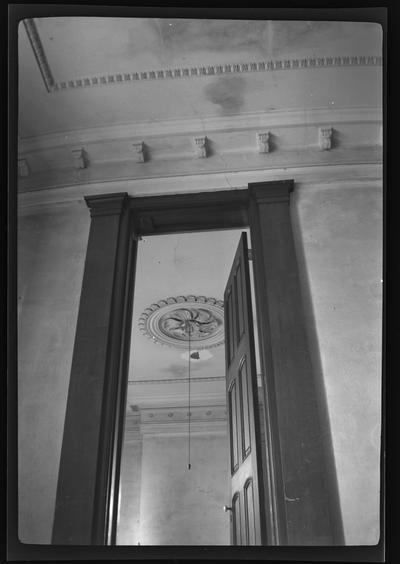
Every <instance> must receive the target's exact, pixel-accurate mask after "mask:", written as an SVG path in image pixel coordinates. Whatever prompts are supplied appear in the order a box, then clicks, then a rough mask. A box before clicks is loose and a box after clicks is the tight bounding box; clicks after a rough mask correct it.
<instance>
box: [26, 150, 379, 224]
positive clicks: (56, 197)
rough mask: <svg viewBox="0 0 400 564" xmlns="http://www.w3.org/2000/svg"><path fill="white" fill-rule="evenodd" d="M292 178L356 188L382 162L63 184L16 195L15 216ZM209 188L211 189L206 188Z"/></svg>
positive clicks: (373, 176)
mask: <svg viewBox="0 0 400 564" xmlns="http://www.w3.org/2000/svg"><path fill="white" fill-rule="evenodd" d="M287 178H294V179H295V180H296V186H301V188H302V189H303V188H304V189H307V188H308V187H309V188H312V189H314V188H315V189H318V190H323V189H324V188H328V187H330V186H331V185H332V183H336V184H337V183H344V182H345V183H346V187H347V188H348V189H351V188H352V187H360V185H361V186H363V185H365V184H366V183H371V182H372V183H377V184H380V183H381V182H382V161H381V160H376V161H372V162H371V160H364V159H363V160H361V161H358V162H354V163H347V164H346V163H343V162H340V163H339V162H337V163H329V164H328V163H327V162H325V163H320V164H314V165H309V164H307V165H303V166H302V165H295V164H293V163H292V164H291V165H290V163H288V166H285V167H281V166H279V167H272V166H271V167H268V168H265V167H263V168H260V169H259V170H245V171H243V170H242V171H237V172H236V171H223V172H207V173H199V174H193V173H191V174H182V175H177V174H175V175H170V176H167V175H165V174H164V175H162V176H157V177H153V178H141V179H138V178H124V179H116V178H114V179H113V180H102V181H101V180H99V181H93V182H84V181H83V180H81V181H79V180H78V181H77V182H75V183H66V184H62V185H58V186H52V187H47V188H43V189H36V190H30V191H26V192H20V193H19V194H18V212H19V214H21V215H23V214H25V213H26V214H30V213H35V212H36V211H38V210H39V209H42V208H43V207H46V206H53V205H55V204H57V205H58V204H68V203H73V202H75V203H78V202H83V197H84V196H85V195H95V194H104V193H114V192H117V193H118V192H121V191H127V193H128V194H129V195H130V196H134V197H142V196H158V195H160V194H171V195H172V194H183V193H190V192H206V191H217V190H232V189H244V188H246V187H247V185H248V184H249V183H252V182H262V181H265V180H268V181H275V180H285V179H287ZM210 186H212V188H210Z"/></svg>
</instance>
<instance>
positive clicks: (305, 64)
mask: <svg viewBox="0 0 400 564" xmlns="http://www.w3.org/2000/svg"><path fill="white" fill-rule="evenodd" d="M371 66H382V57H381V56H376V55H351V56H348V55H347V56H330V57H306V58H302V59H274V60H268V61H251V62H245V63H243V62H236V63H227V64H219V65H200V66H195V67H180V68H174V69H160V70H149V71H139V72H124V73H113V72H111V73H107V74H102V75H96V76H84V77H79V78H73V79H69V80H61V81H60V82H56V83H54V84H53V86H52V88H51V92H53V93H57V92H63V91H65V90H78V89H82V88H90V87H97V88H98V87H101V86H110V85H116V84H120V85H121V84H132V83H135V82H138V81H147V82H151V81H159V80H161V81H162V80H174V79H178V80H179V79H191V78H201V77H209V76H221V75H227V74H229V75H231V74H243V73H257V72H258V73H259V72H272V71H289V70H304V69H327V68H332V67H334V68H338V67H339V68H343V67H371Z"/></svg>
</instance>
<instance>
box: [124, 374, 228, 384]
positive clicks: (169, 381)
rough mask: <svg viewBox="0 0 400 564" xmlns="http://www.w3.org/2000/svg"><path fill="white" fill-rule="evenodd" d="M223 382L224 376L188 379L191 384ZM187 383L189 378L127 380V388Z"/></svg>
mask: <svg viewBox="0 0 400 564" xmlns="http://www.w3.org/2000/svg"><path fill="white" fill-rule="evenodd" d="M221 380H225V376H208V377H196V376H192V377H191V378H190V381H191V382H216V381H221ZM185 382H189V378H163V379H160V378H159V379H151V380H150V379H149V380H129V381H128V386H137V385H138V386H140V385H143V384H144V385H148V384H158V385H160V384H181V383H185Z"/></svg>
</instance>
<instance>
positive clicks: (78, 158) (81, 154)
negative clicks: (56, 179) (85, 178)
mask: <svg viewBox="0 0 400 564" xmlns="http://www.w3.org/2000/svg"><path fill="white" fill-rule="evenodd" d="M72 156H73V158H74V162H75V168H87V167H88V166H89V159H88V155H87V153H86V151H85V149H73V150H72Z"/></svg>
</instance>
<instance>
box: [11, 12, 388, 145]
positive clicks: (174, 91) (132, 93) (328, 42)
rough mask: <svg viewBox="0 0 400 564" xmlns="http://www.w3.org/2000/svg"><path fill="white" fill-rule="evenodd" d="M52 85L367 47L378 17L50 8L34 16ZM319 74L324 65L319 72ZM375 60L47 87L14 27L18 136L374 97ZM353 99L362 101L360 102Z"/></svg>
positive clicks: (371, 102)
mask: <svg viewBox="0 0 400 564" xmlns="http://www.w3.org/2000/svg"><path fill="white" fill-rule="evenodd" d="M34 23H35V24H36V27H37V31H38V34H39V37H40V40H41V43H42V46H43V50H44V53H45V56H46V58H47V62H48V67H49V69H50V71H51V73H52V75H53V77H54V80H55V82H56V83H57V84H61V83H62V82H63V81H65V82H66V83H67V84H68V81H69V80H76V79H79V78H82V79H84V78H87V77H89V78H91V77H94V76H100V75H104V76H108V75H114V76H115V75H116V74H118V73H134V72H139V73H140V72H149V71H157V70H164V71H166V70H168V69H172V70H174V69H176V68H178V69H183V68H188V69H191V68H193V67H202V66H205V67H207V65H217V64H221V65H224V64H228V63H232V64H236V63H252V62H253V63H254V62H256V63H257V62H259V61H268V60H270V59H279V60H282V61H284V60H286V59H293V58H295V59H297V60H301V59H302V58H304V57H317V58H319V57H329V56H332V57H338V56H357V55H363V56H364V55H365V56H368V55H374V56H380V55H381V51H382V48H381V47H382V46H381V42H382V33H381V28H380V26H379V25H378V24H373V23H360V22H359V23H357V22H303V21H299V22H296V21H293V22H291V21H258V20H255V21H229V20H185V19H139V18H98V17H93V18H84V17H56V18H54V17H53V18H42V19H40V18H38V19H35V20H34ZM322 73H324V74H322ZM374 73H375V69H374V68H368V67H362V69H361V67H360V68H359V69H357V70H356V71H355V69H354V68H353V67H351V66H349V67H346V68H330V69H329V72H324V71H323V70H322V71H321V70H319V69H313V68H308V69H298V70H296V69H292V70H290V72H289V71H288V72H284V71H271V72H241V73H236V74H235V73H234V74H224V75H222V76H197V77H189V78H181V79H176V80H171V79H162V80H139V81H131V82H123V83H118V84H117V83H115V84H105V85H103V86H90V87H85V88H67V89H65V90H60V91H57V92H47V90H46V88H45V85H44V82H43V80H42V77H41V74H40V71H39V67H38V64H37V61H36V60H35V57H34V54H33V51H32V47H31V45H30V43H29V40H28V37H27V34H26V30H25V28H24V26H23V24H22V23H21V24H20V29H19V99H20V103H19V118H20V119H19V132H20V137H21V138H26V137H32V136H38V135H43V134H48V133H54V132H62V131H71V130H76V129H85V128H92V127H98V126H105V125H109V124H114V125H115V124H123V123H132V124H134V123H135V122H143V121H153V120H166V119H174V118H199V117H209V116H224V115H236V114H241V113H248V112H258V111H267V110H272V109H280V108H286V109H287V108H318V107H324V106H326V104H327V101H328V100H331V101H333V102H334V103H335V105H336V106H337V107H351V106H359V105H363V106H378V105H379V104H380V99H381V98H380V96H381V94H380V91H381V85H380V83H379V82H377V81H376V80H375V79H374V78H373V77H374V76H375V74H374ZM360 101H362V104H360Z"/></svg>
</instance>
